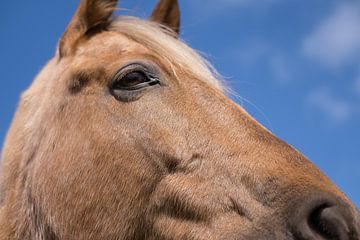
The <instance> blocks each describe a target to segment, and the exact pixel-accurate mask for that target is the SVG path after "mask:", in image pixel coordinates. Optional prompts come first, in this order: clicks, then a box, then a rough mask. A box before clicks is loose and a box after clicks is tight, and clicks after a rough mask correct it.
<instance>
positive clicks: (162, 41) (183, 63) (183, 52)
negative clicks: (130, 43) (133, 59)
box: [110, 16, 225, 91]
mask: <svg viewBox="0 0 360 240" xmlns="http://www.w3.org/2000/svg"><path fill="white" fill-rule="evenodd" d="M110 30H112V31H116V32H119V33H121V34H123V35H125V36H127V37H128V38H130V39H132V40H134V41H136V42H138V43H140V44H142V45H144V46H145V47H147V48H148V49H150V50H151V51H153V52H155V53H156V54H158V55H159V56H162V57H163V58H165V59H166V60H167V61H168V63H169V64H170V65H171V66H172V70H173V72H174V75H175V76H177V74H176V71H175V68H174V67H173V66H179V67H180V68H181V69H182V70H183V71H185V72H188V73H191V74H192V75H193V76H194V77H196V78H198V79H201V80H206V81H207V82H209V83H210V84H211V85H212V86H214V87H215V88H216V89H219V90H220V91H224V90H225V85H224V84H223V81H222V80H220V79H221V78H220V75H219V74H218V73H217V72H216V70H215V69H214V67H213V66H212V65H211V64H210V63H209V62H208V61H207V60H205V59H204V58H203V57H202V56H200V54H198V53H197V52H196V51H195V50H193V49H192V48H190V47H189V46H188V45H187V44H186V43H184V42H183V41H181V40H177V39H176V38H175V36H174V34H175V33H174V32H173V31H172V30H170V29H168V28H167V27H165V26H162V25H159V24H158V23H155V22H149V21H145V20H141V19H138V18H135V17H129V16H126V17H118V18H117V19H116V20H115V21H113V23H112V24H111V26H110Z"/></svg>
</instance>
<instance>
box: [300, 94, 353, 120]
mask: <svg viewBox="0 0 360 240" xmlns="http://www.w3.org/2000/svg"><path fill="white" fill-rule="evenodd" d="M307 102H308V104H309V105H310V106H311V107H313V108H315V109H317V110H319V111H321V112H323V113H324V114H325V115H326V116H327V117H328V118H329V120H330V121H331V122H332V123H344V122H346V121H347V120H348V119H349V118H350V117H351V115H352V111H353V109H352V106H351V104H350V103H349V102H347V101H346V100H344V99H341V98H339V97H337V96H335V94H334V93H333V92H332V91H331V89H329V88H327V87H322V88H318V89H315V90H313V91H312V92H311V93H310V94H309V95H308V98H307Z"/></svg>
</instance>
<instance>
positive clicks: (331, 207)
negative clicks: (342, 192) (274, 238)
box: [289, 195, 357, 240]
mask: <svg viewBox="0 0 360 240" xmlns="http://www.w3.org/2000/svg"><path fill="white" fill-rule="evenodd" d="M298 203H300V204H301V205H300V206H299V205H297V206H296V204H295V205H294V206H293V207H295V208H293V211H292V212H291V213H290V215H289V224H290V225H289V226H290V229H291V231H292V233H293V235H294V237H295V239H299V240H313V239H314V240H315V239H319V240H351V239H357V238H356V237H355V238H353V237H354V232H353V226H352V225H351V224H353V223H354V219H353V217H352V213H351V211H350V209H348V207H347V206H346V204H344V203H342V202H339V201H337V200H335V199H333V198H331V197H330V198H329V197H324V195H323V196H322V197H319V196H318V197H312V198H310V199H306V200H304V199H303V200H302V201H298Z"/></svg>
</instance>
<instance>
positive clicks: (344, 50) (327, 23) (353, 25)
mask: <svg viewBox="0 0 360 240" xmlns="http://www.w3.org/2000/svg"><path fill="white" fill-rule="evenodd" d="M359 26H360V4H359V2H355V1H354V3H344V4H342V5H339V6H338V7H337V8H336V9H335V11H334V12H333V13H332V14H331V15H330V16H328V17H327V18H326V19H325V20H324V21H323V22H322V23H320V25H319V26H317V27H316V28H315V30H314V32H312V33H311V34H310V35H309V36H307V37H306V38H305V39H304V41H303V46H302V52H303V54H304V55H305V56H307V57H309V58H311V59H313V60H316V61H318V62H320V63H322V64H324V65H325V66H328V67H333V68H338V67H341V66H343V65H344V64H346V63H349V62H351V61H353V60H355V61H359V60H360V57H359V55H360V28H359Z"/></svg>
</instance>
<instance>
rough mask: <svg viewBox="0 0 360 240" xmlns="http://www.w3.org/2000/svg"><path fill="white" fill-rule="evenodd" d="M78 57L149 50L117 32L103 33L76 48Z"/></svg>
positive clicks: (147, 51) (146, 51) (145, 51)
mask: <svg viewBox="0 0 360 240" xmlns="http://www.w3.org/2000/svg"><path fill="white" fill-rule="evenodd" d="M77 53H78V54H79V55H86V56H94V57H99V55H114V54H115V55H119V54H123V53H134V54H136V53H139V54H140V53H142V54H144V53H145V54H146V53H149V50H148V49H147V48H146V47H145V46H143V45H141V44H140V43H137V42H136V41H134V40H131V39H130V38H128V37H126V36H125V35H123V34H121V33H118V32H103V33H100V34H97V35H95V36H93V37H91V38H90V39H89V40H88V41H86V42H84V43H83V44H81V45H80V46H79V48H78V52H77Z"/></svg>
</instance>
